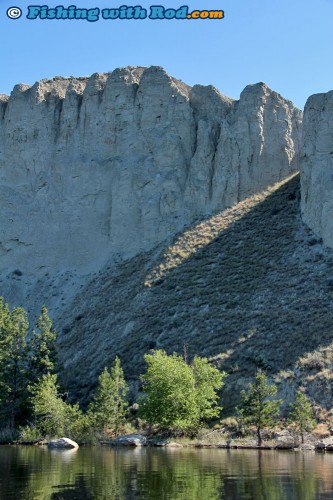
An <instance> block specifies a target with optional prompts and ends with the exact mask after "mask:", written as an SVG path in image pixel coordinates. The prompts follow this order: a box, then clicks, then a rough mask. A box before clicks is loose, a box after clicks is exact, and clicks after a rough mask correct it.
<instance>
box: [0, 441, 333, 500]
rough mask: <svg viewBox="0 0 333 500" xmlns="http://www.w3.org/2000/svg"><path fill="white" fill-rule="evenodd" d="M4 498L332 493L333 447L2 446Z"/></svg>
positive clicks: (175, 498) (180, 498) (272, 499)
mask: <svg viewBox="0 0 333 500" xmlns="http://www.w3.org/2000/svg"><path fill="white" fill-rule="evenodd" d="M0 498H1V500H7V499H8V500H9V499H15V500H43V499H52V500H53V499H59V500H60V499H63V500H67V499H68V500H69V499H70V500H74V499H79V500H85V499H108V500H113V499H116V500H122V499H126V500H127V499H145V500H163V499H170V500H215V499H230V500H231V499H234V500H242V499H255V500H260V499H265V500H266V499H267V500H280V499H287V500H293V499H300V500H312V499H332V498H333V454H332V455H330V454H319V453H314V452H288V451H285V452H283V451H273V450H262V451H258V450H224V449H193V448H182V449H179V448H178V449H172V448H169V449H160V448H135V449H126V448H117V449H115V448H109V447H106V446H103V447H87V448H84V447H82V448H79V449H78V450H77V451H60V450H52V451H49V450H48V449H47V448H45V447H42V448H38V447H33V446H29V447H24V446H21V447H16V446H0Z"/></svg>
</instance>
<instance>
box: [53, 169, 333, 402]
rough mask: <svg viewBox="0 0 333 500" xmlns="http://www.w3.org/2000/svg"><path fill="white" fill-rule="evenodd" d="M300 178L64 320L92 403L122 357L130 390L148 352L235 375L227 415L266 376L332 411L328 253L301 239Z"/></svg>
mask: <svg viewBox="0 0 333 500" xmlns="http://www.w3.org/2000/svg"><path fill="white" fill-rule="evenodd" d="M299 196H300V195H299V178H298V176H293V177H292V178H290V179H288V180H287V181H285V182H283V183H280V184H278V185H276V186H274V187H272V188H271V189H269V190H267V191H266V192H264V193H261V194H259V195H256V196H253V197H251V198H249V199H247V200H245V201H243V202H241V203H239V204H238V205H236V206H235V207H233V208H231V209H228V210H226V211H224V212H222V213H218V214H214V215H212V216H211V217H209V218H207V219H205V220H202V221H198V223H197V224H194V225H193V226H192V227H190V228H188V229H186V230H185V231H184V232H183V233H182V234H180V235H177V236H176V238H175V239H174V241H173V242H169V244H168V245H166V246H164V248H163V247H158V248H156V249H155V250H154V251H152V252H150V253H147V254H142V255H139V256H137V257H135V258H134V259H132V260H130V261H126V262H123V263H121V264H119V265H118V266H117V268H107V269H105V270H104V271H103V272H102V273H100V275H98V276H97V277H96V278H95V279H94V280H93V281H92V282H91V283H90V284H89V286H87V287H86V288H85V289H84V290H83V291H82V293H81V294H80V295H79V296H78V297H77V298H76V300H75V302H74V303H73V304H70V306H69V307H68V309H67V310H66V311H65V312H64V321H65V324H66V327H65V328H64V329H63V333H62V335H61V339H60V341H61V353H62V358H63V361H64V365H65V367H66V369H67V374H68V380H67V381H68V382H69V383H70V384H71V386H72V388H73V389H72V391H73V392H78V394H79V395H80V396H81V397H83V398H85V396H86V394H87V393H88V392H89V390H90V389H91V387H92V386H93V385H94V384H95V382H96V376H97V373H99V372H100V371H101V369H102V368H103V367H104V366H105V365H107V364H110V363H111V362H112V361H113V359H114V357H115V355H116V354H118V355H119V356H120V358H121V360H122V363H123V366H124V368H125V373H126V375H127V377H128V378H130V379H132V380H133V381H134V380H135V379H136V378H137V376H138V374H139V373H140V372H142V370H143V366H144V364H143V355H144V353H145V352H147V351H148V350H149V349H153V348H163V349H165V350H167V351H168V352H173V351H177V352H179V353H180V352H182V351H183V346H184V343H185V344H186V345H187V346H188V351H189V354H190V356H193V355H194V354H200V355H203V356H208V357H211V359H212V360H213V362H214V363H216V364H217V365H218V366H220V367H221V368H223V369H224V370H226V371H227V372H228V373H229V377H228V381H227V384H226V388H225V393H224V401H223V403H224V406H225V408H226V411H228V410H229V411H231V409H232V408H233V406H234V404H236V403H237V401H238V397H239V392H240V390H241V389H242V388H243V387H244V386H245V385H246V384H247V383H248V382H249V380H250V378H251V377H252V376H253V374H254V372H255V370H256V369H257V368H258V367H260V368H262V369H264V370H265V371H266V372H267V374H268V375H269V376H270V377H271V378H272V379H275V380H276V381H278V382H279V383H280V390H281V393H282V395H283V396H284V397H286V398H287V399H288V397H290V396H291V395H292V393H293V391H294V389H295V388H298V387H299V386H300V385H302V386H304V387H305V389H306V390H307V392H308V393H309V394H310V395H311V396H312V397H314V398H315V399H316V400H317V402H318V404H321V405H323V406H330V404H331V403H330V402H331V398H332V387H331V385H332V384H331V379H332V377H333V372H332V367H333V328H332V327H333V301H332V298H333V252H332V251H330V250H327V249H324V248H323V247H322V244H321V242H320V241H318V240H317V239H316V238H315V237H314V236H313V234H311V232H310V231H309V230H308V229H307V228H305V227H304V226H303V225H302V223H301V220H300V213H299Z"/></svg>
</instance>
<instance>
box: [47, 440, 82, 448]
mask: <svg viewBox="0 0 333 500" xmlns="http://www.w3.org/2000/svg"><path fill="white" fill-rule="evenodd" d="M47 446H48V447H49V448H53V449H59V450H73V449H75V448H78V447H79V445H78V444H77V443H76V442H75V441H72V440H71V439H69V438H66V437H62V438H59V439H54V440H53V441H49V442H48V444H47Z"/></svg>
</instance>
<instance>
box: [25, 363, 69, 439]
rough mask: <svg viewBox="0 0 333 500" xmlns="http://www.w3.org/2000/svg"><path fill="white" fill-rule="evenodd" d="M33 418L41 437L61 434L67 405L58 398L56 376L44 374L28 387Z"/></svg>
mask: <svg viewBox="0 0 333 500" xmlns="http://www.w3.org/2000/svg"><path fill="white" fill-rule="evenodd" d="M29 392H30V394H31V398H30V402H31V405H32V412H33V417H34V419H35V420H36V424H37V427H38V429H39V430H40V432H41V434H42V436H43V437H46V436H49V437H57V436H60V435H62V434H63V432H64V427H65V424H66V415H67V408H66V407H67V405H66V403H65V402H64V401H63V400H62V399H61V397H60V396H59V386H58V384H57V375H55V374H53V375H52V374H50V373H48V374H46V375H42V377H41V378H40V379H39V380H38V382H36V383H35V384H34V385H32V386H29Z"/></svg>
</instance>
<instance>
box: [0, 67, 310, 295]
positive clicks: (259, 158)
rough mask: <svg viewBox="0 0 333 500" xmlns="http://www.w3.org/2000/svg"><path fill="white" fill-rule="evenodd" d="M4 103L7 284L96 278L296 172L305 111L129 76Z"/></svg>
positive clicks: (151, 73)
mask: <svg viewBox="0 0 333 500" xmlns="http://www.w3.org/2000/svg"><path fill="white" fill-rule="evenodd" d="M0 105H1V106H0V172H1V186H0V206H1V210H0V232H1V234H0V257H1V258H0V272H1V273H2V275H3V276H4V275H5V274H7V273H9V272H12V271H14V270H17V269H19V270H20V271H22V272H23V273H24V274H25V275H27V274H28V275H31V276H38V275H39V274H41V273H45V272H51V273H53V274H56V273H59V272H60V271H61V272H63V271H68V270H76V271H77V272H79V273H88V272H90V271H97V270H98V269H100V268H101V267H102V265H103V264H104V263H106V262H107V261H108V260H109V259H110V258H113V257H117V256H120V257H122V258H128V257H132V256H134V255H136V254H138V253H139V252H141V251H147V250H149V249H151V248H152V247H154V246H155V245H156V244H158V243H159V242H161V241H163V240H165V239H166V238H167V237H169V236H171V235H173V234H175V233H176V232H177V231H179V230H180V229H181V228H182V227H183V226H184V225H185V224H189V223H191V222H192V221H193V220H194V219H195V218H197V217H200V216H203V215H205V214H209V213H211V212H213V211H216V210H222V209H224V208H225V207H228V206H231V205H233V204H235V203H237V202H239V201H240V200H243V199H244V198H246V197H247V196H249V195H251V194H252V193H255V192H258V191H260V190H261V189H263V188H265V187H267V186H268V185H271V184H273V183H274V182H276V181H279V180H281V179H283V178H285V177H286V176H288V175H289V174H290V173H292V172H294V171H296V170H298V148H299V130H300V122H301V112H300V111H299V110H298V109H297V108H295V107H294V106H293V104H292V103H291V102H289V101H286V100H285V99H283V98H282V97H281V96H280V95H278V94H276V93H275V92H272V91H271V90H270V89H269V88H268V87H267V86H266V85H264V84H257V85H251V86H248V87H246V88H245V90H244V91H243V93H242V94H241V97H240V100H239V101H233V100H231V99H229V98H227V97H225V96H223V95H222V94H220V93H219V92H218V91H217V90H216V89H215V88H214V87H211V86H208V87H203V86H199V85H196V86H194V87H192V88H191V87H189V86H188V85H185V84H184V83H182V82H180V81H177V80H175V79H174V78H172V77H171V76H169V75H168V74H167V73H166V72H165V71H164V70H163V69H161V68H159V67H151V68H131V67H129V68H125V69H118V70H115V71H113V72H112V73H108V74H95V75H93V76H91V77H90V78H69V79H64V78H55V79H53V80H44V81H40V82H37V83H36V84H35V85H33V86H32V87H28V86H26V85H17V86H16V87H15V88H14V90H13V92H12V94H11V96H10V97H9V98H8V97H7V96H0ZM15 293H16V292H15ZM14 295H15V294H14ZM16 295H17V293H16Z"/></svg>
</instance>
